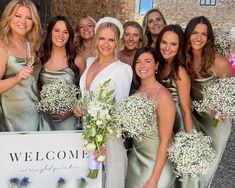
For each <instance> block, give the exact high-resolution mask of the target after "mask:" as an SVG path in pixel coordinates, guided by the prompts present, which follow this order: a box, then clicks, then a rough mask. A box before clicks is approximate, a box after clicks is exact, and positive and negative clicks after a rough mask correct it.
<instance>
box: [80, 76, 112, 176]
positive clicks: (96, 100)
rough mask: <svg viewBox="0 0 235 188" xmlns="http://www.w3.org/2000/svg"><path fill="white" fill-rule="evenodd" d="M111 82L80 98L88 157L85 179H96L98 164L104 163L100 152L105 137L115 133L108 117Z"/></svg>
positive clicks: (104, 142)
mask: <svg viewBox="0 0 235 188" xmlns="http://www.w3.org/2000/svg"><path fill="white" fill-rule="evenodd" d="M110 83H111V80H110V79H109V80H107V81H105V82H104V83H103V84H102V85H101V86H100V89H99V91H98V92H97V93H94V92H88V93H86V95H85V96H84V97H83V98H82V101H81V106H82V108H83V110H84V112H85V115H84V116H83V117H82V123H83V126H84V129H85V130H84V132H83V139H84V142H85V147H86V149H87V150H88V151H90V152H91V154H90V155H89V173H88V175H87V177H89V178H97V175H98V169H99V162H102V161H104V159H105V155H103V154H102V153H101V151H100V148H101V147H104V146H105V144H106V142H107V137H108V136H109V135H113V134H114V133H115V131H114V129H113V120H112V117H111V115H110V113H111V110H112V108H113V106H114V96H113V93H114V90H109V88H110V87H109V86H110ZM95 150H97V151H98V157H97V161H98V162H97V161H94V160H93V157H94V156H93V152H94V151H95Z"/></svg>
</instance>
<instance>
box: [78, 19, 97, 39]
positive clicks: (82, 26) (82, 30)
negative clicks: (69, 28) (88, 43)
mask: <svg viewBox="0 0 235 188" xmlns="http://www.w3.org/2000/svg"><path fill="white" fill-rule="evenodd" d="M78 31H79V35H80V37H81V38H83V39H92V38H93V37H94V34H95V27H94V25H93V23H92V22H91V21H90V20H88V19H85V18H84V19H83V18H82V19H81V20H80V21H79V25H78Z"/></svg>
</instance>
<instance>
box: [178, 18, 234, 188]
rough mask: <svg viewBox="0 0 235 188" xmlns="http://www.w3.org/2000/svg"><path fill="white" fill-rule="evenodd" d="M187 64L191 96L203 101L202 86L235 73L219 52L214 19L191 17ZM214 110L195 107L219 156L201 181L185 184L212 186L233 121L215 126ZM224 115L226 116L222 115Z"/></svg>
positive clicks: (196, 119)
mask: <svg viewBox="0 0 235 188" xmlns="http://www.w3.org/2000/svg"><path fill="white" fill-rule="evenodd" d="M184 36H185V45H186V46H185V54H186V66H187V67H188V69H189V71H190V76H191V81H192V84H191V98H192V100H193V101H200V100H202V98H203V95H202V89H203V87H206V86H208V85H209V84H211V83H212V82H213V81H214V80H216V79H218V78H221V77H231V76H233V71H232V67H231V64H229V62H228V61H227V59H226V58H225V57H223V56H222V55H221V54H218V53H217V51H216V49H215V44H214V33H213V29H212V26H211V23H210V21H209V20H208V19H207V18H206V17H204V16H199V17H195V18H193V19H191V20H190V21H189V23H188V25H187V27H186V29H185V33H184ZM212 118H213V115H212V113H211V112H209V111H208V112H203V113H199V112H196V111H195V110H194V111H193V120H194V125H195V126H196V128H197V129H198V130H200V131H202V132H203V133H205V134H206V135H208V136H210V137H211V138H212V146H213V147H214V149H215V151H216V155H217V157H216V159H215V162H214V164H213V166H212V167H211V168H210V170H209V172H208V173H207V174H206V175H201V176H200V180H199V181H198V182H193V181H191V180H189V181H188V182H184V183H183V184H182V185H183V186H182V187H200V188H207V187H210V184H211V182H212V179H213V176H214V174H215V172H216V169H217V167H218V164H219V162H220V160H221V158H222V155H223V152H224V149H225V146H226V143H227V140H228V138H229V135H230V132H231V127H232V122H231V120H228V119H223V121H219V123H218V126H217V127H216V128H214V127H212V126H211V121H212ZM221 119H222V117H221Z"/></svg>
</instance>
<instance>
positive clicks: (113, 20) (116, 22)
mask: <svg viewBox="0 0 235 188" xmlns="http://www.w3.org/2000/svg"><path fill="white" fill-rule="evenodd" d="M103 23H112V24H114V25H116V26H117V28H118V30H119V33H120V36H119V39H121V38H122V36H123V33H124V30H123V26H122V24H121V22H120V21H119V20H118V19H116V18H113V17H104V18H101V19H100V20H99V21H98V22H97V23H96V25H95V32H96V31H97V29H98V28H99V26H100V25H101V24H103Z"/></svg>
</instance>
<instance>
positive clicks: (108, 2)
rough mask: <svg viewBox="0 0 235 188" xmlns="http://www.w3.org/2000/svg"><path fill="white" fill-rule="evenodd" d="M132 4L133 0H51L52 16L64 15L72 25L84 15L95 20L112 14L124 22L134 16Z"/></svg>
mask: <svg viewBox="0 0 235 188" xmlns="http://www.w3.org/2000/svg"><path fill="white" fill-rule="evenodd" d="M134 4H135V1H134V0H131V1H130V0H51V8H52V16H55V15H58V14H62V15H66V16H68V18H69V19H70V21H71V22H72V24H73V25H76V23H77V20H78V19H79V17H82V16H86V15H88V16H91V17H93V18H94V19H95V20H98V19H99V18H101V17H104V16H113V17H116V18H118V19H120V20H121V21H122V22H125V21H126V20H129V19H133V18H134V8H135V6H134Z"/></svg>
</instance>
